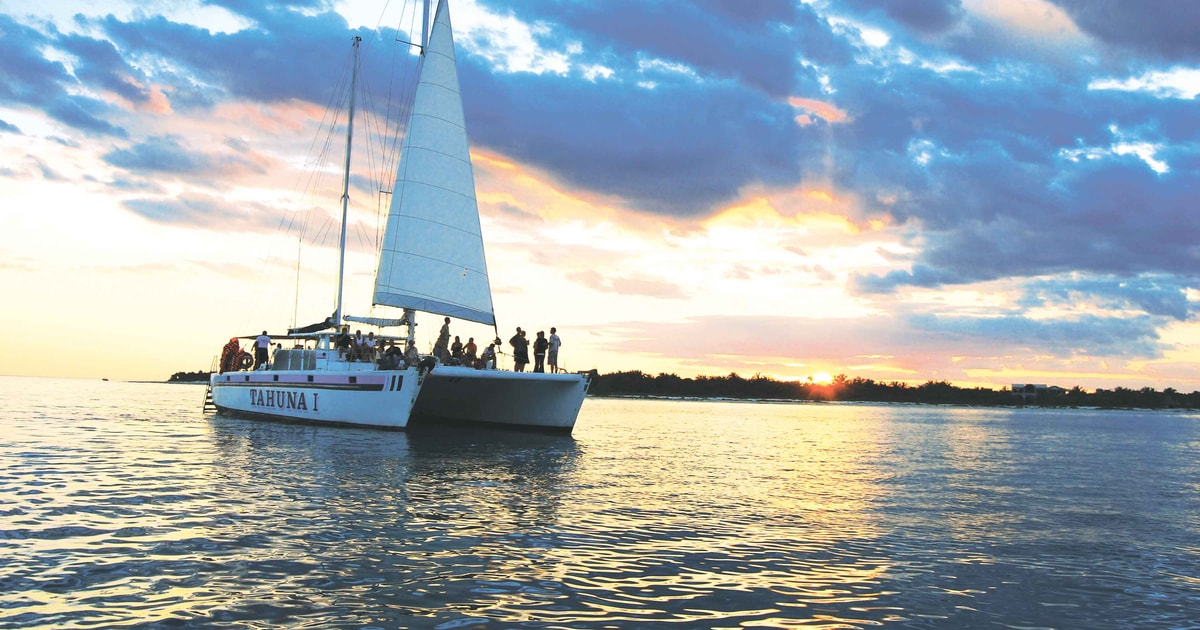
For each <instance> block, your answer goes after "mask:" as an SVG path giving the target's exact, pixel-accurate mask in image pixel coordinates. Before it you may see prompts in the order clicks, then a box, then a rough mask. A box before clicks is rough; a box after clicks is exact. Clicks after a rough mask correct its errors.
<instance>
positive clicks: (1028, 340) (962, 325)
mask: <svg viewBox="0 0 1200 630" xmlns="http://www.w3.org/2000/svg"><path fill="white" fill-rule="evenodd" d="M1160 323H1161V322H1160V321H1158V320H1156V318H1153V317H1148V316H1141V317H1128V318H1122V317H1097V316H1082V317H1076V318H1071V319H1057V320H1038V319H1033V318H1029V317H1025V316H1020V315H1005V316H995V317H960V316H953V317H942V316H937V315H934V314H930V313H920V312H898V313H896V314H894V315H886V316H885V315H878V316H873V317H869V318H862V319H827V318H809V317H787V316H745V315H715V316H707V317H692V318H686V319H683V320H681V321H671V322H653V321H622V322H614V323H612V324H610V325H601V326H598V327H597V329H596V331H595V332H596V334H598V335H601V336H602V337H604V338H605V339H611V340H612V341H611V348H609V349H610V350H611V351H613V352H616V353H619V354H622V355H624V356H629V357H643V358H646V359H647V360H649V359H655V358H660V357H661V358H667V357H670V358H674V359H678V360H679V361H681V362H683V363H684V364H685V365H689V366H692V367H693V368H694V369H697V370H699V371H701V372H702V373H710V374H711V373H719V372H722V371H724V370H728V369H729V367H728V366H731V365H741V366H746V365H757V366H759V368H760V369H761V371H764V372H768V373H779V374H782V375H791V376H792V377H794V378H795V377H798V376H799V375H802V374H803V373H804V372H805V370H810V371H815V370H817V369H821V370H838V371H846V372H851V373H850V374H849V375H850V376H863V377H866V378H874V379H877V380H892V379H899V380H913V379H916V380H927V379H930V378H948V379H954V380H962V379H965V378H970V377H969V376H968V373H969V371H970V370H972V369H987V370H994V371H1004V370H1013V371H1018V370H1022V369H1029V368H1030V367H1031V366H1032V365H1033V363H1034V362H1033V361H1031V360H1029V357H1054V358H1053V360H1051V361H1050V362H1049V363H1050V364H1052V367H1053V368H1054V369H1057V370H1064V369H1070V368H1071V367H1072V366H1078V365H1080V364H1087V363H1089V362H1099V361H1101V360H1105V359H1107V360H1110V361H1111V360H1117V359H1124V360H1127V361H1144V360H1150V359H1154V358H1157V357H1161V356H1163V355H1164V352H1165V350H1166V349H1167V348H1166V347H1165V346H1164V345H1163V344H1162V343H1161V339H1160V337H1159V335H1158V332H1157V326H1158V325H1159V324H1160Z"/></svg>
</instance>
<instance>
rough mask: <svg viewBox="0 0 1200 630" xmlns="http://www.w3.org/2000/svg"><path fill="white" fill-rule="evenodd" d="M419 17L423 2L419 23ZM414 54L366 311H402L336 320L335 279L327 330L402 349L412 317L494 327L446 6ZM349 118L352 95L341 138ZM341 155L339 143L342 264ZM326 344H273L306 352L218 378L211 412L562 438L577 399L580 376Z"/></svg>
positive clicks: (302, 337)
mask: <svg viewBox="0 0 1200 630" xmlns="http://www.w3.org/2000/svg"><path fill="white" fill-rule="evenodd" d="M428 7H429V3H428V0H426V15H428ZM426 23H427V22H426ZM424 44H425V45H424V46H423V48H422V59H421V63H420V71H419V72H420V79H419V81H418V84H417V88H416V93H415V96H414V101H413V106H412V110H411V114H410V118H409V122H408V126H407V128H406V132H405V136H404V140H403V143H402V145H401V154H400V163H399V166H398V167H397V174H396V182H395V186H394V187H393V193H392V204H391V208H390V210H389V213H388V220H387V226H386V231H385V233H384V238H383V246H382V248H381V251H380V257H379V265H378V267H377V269H376V277H375V289H374V295H373V304H375V305H381V306H388V307H395V308H400V309H403V316H402V317H401V318H399V319H394V320H382V319H375V318H360V317H350V316H344V315H343V313H342V298H341V283H342V281H341V278H342V273H343V271H342V270H341V269H339V281H338V284H339V289H338V298H337V307H336V310H335V312H334V315H333V317H332V318H331V321H329V322H328V323H329V324H330V325H331V326H341V324H342V322H343V321H351V322H361V323H369V324H374V325H396V326H404V327H406V334H405V335H403V337H402V340H406V341H412V340H414V338H415V325H416V318H417V314H418V313H427V314H434V315H439V316H445V317H453V318H458V319H464V320H467V321H471V322H477V323H481V324H487V325H492V326H494V325H495V322H496V319H495V313H494V310H493V306H492V295H491V285H490V283H489V281H488V274H487V262H486V259H485V257H484V248H483V236H482V231H481V229H480V221H479V209H478V204H477V201H476V198H475V179H474V174H473V171H472V167H471V157H470V147H469V144H468V141H467V131H466V124H465V120H464V115H463V106H462V96H461V93H460V91H459V82H458V67H457V61H456V57H455V51H454V38H453V34H452V31H451V26H450V15H449V8H448V6H447V1H446V0H441V1H440V2H439V3H438V8H437V11H436V13H435V15H434V19H433V26H432V29H430V30H429V32H428V37H427V38H426V41H425V42H424ZM355 45H356V48H355V50H356V52H357V42H356V44H355ZM356 65H357V64H356ZM353 111H354V101H353V96H351V101H350V116H351V123H350V127H351V129H352V128H353V115H354V114H353ZM350 146H351V142H350V139H349V138H347V143H346V173H345V177H346V183H345V184H344V188H343V198H342V202H343V211H342V212H343V213H342V241H341V244H340V248H341V251H340V259H341V261H342V262H341V263H340V264H342V265H344V259H345V230H346V228H345V225H346V207H347V205H346V204H347V200H348V192H349V188H348V186H349V183H348V182H349V168H350ZM336 335H337V332H326V331H318V332H307V333H306V332H298V333H292V334H289V335H287V336H277V337H273V339H277V338H286V339H290V340H294V341H299V342H300V343H302V344H303V345H304V346H305V347H304V348H299V349H287V350H284V349H281V350H279V351H278V352H277V353H276V356H275V359H274V362H273V363H272V364H271V365H270V368H269V369H265V370H264V369H260V370H251V371H239V370H237V369H236V366H233V368H232V369H222V370H220V371H217V372H216V373H214V374H213V376H212V377H211V380H210V382H209V387H210V396H211V400H212V404H213V405H214V406H215V407H216V408H217V409H218V410H224V411H232V412H239V413H247V414H254V415H259V416H265V417H269V418H276V419H284V420H302V421H312V422H329V423H340V424H354V425H365V426H379V427H391V428H406V427H408V426H409V424H410V421H411V422H412V423H414V424H435V425H441V424H461V423H472V424H484V425H501V426H509V427H526V428H536V429H541V430H552V431H560V432H570V431H571V429H572V428H573V427H574V425H575V420H576V418H577V417H578V414H579V410H580V408H581V407H582V405H583V400H584V397H585V396H586V394H587V387H588V378H587V376H586V375H583V374H566V373H558V374H547V373H527V372H510V371H506V370H498V369H476V368H474V367H467V366H455V365H438V366H436V367H435V368H434V369H432V370H425V369H418V368H417V367H415V366H409V367H400V368H395V369H387V368H385V367H382V366H380V365H379V364H378V363H376V362H373V361H353V360H350V358H351V357H350V356H349V355H346V356H343V355H342V354H341V353H339V352H338V350H337V348H336V347H335V346H336ZM426 361H428V359H426ZM229 363H233V362H232V361H230V362H229ZM224 367H229V366H223V368H224Z"/></svg>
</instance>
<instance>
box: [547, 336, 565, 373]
mask: <svg viewBox="0 0 1200 630" xmlns="http://www.w3.org/2000/svg"><path fill="white" fill-rule="evenodd" d="M557 331H558V329H557V328H555V327H553V326H551V327H550V339H549V343H550V347H549V349H548V350H549V353H548V356H547V357H546V362H547V363H549V364H550V373H551V374H558V347H559V346H561V345H562V339H559V337H558V332H557Z"/></svg>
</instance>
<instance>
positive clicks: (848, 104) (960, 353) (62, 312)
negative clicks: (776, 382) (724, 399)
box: [0, 0, 1200, 392]
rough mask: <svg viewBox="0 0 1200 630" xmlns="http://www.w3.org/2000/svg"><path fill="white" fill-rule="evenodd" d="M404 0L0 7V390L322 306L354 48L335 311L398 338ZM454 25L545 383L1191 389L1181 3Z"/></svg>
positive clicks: (1190, 134) (475, 330)
mask: <svg viewBox="0 0 1200 630" xmlns="http://www.w3.org/2000/svg"><path fill="white" fill-rule="evenodd" d="M400 4H401V3H400V2H398V1H396V0H393V1H392V2H365V1H360V0H353V1H335V2H329V1H326V0H278V1H271V0H212V1H201V0H161V1H160V0H149V1H141V2H132V1H124V0H111V1H109V2H104V3H96V2H84V1H75V0H53V1H49V2H47V1H33V0H17V1H14V0H0V218H2V224H0V225H2V226H3V227H2V229H0V295H2V296H3V300H4V308H3V309H0V328H2V329H4V330H6V331H8V334H9V339H8V340H7V341H6V343H5V344H4V349H3V350H2V351H0V374H11V375H42V376H78V377H94V378H100V377H105V378H111V379H146V380H162V379H165V378H167V377H168V376H169V375H170V374H171V373H173V372H175V371H180V370H207V369H209V367H210V365H211V362H212V358H213V356H214V355H216V354H217V353H218V352H219V351H220V348H221V346H222V344H223V343H224V342H225V341H226V340H228V339H229V337H231V336H233V335H246V334H256V333H258V332H260V331H261V330H263V329H264V328H265V329H267V330H269V331H271V332H283V331H284V329H286V328H287V327H288V326H289V325H292V324H294V323H299V324H306V323H311V322H315V321H319V320H321V319H322V318H324V317H325V316H326V315H328V314H329V313H330V312H331V311H332V310H333V302H334V284H335V278H336V274H335V265H336V251H335V250H336V245H337V234H336V233H337V227H336V224H335V221H336V220H337V216H338V213H339V212H340V206H339V195H340V169H341V160H342V159H343V151H344V138H343V135H344V133H345V131H344V128H343V127H341V126H340V125H343V124H344V120H342V119H337V120H336V124H331V123H333V122H334V121H335V118H336V117H337V116H343V117H344V103H342V102H341V100H340V99H343V98H344V95H345V90H346V82H347V81H348V68H349V66H350V59H351V54H352V53H351V46H350V42H351V39H352V37H353V36H354V35H358V36H361V37H362V38H363V47H362V54H363V59H364V61H363V68H364V77H363V78H364V80H363V85H362V86H361V88H362V89H361V90H360V92H359V94H360V95H359V99H360V102H359V107H360V111H361V112H363V116H362V117H361V119H360V120H359V121H358V122H357V123H356V132H358V131H361V132H362V135H361V137H356V139H355V172H356V175H355V177H354V179H353V184H354V185H353V188H352V191H351V206H352V208H351V227H350V253H349V257H348V260H347V268H348V273H349V278H348V286H347V288H346V300H347V312H349V313H353V314H359V315H377V316H384V317H395V316H398V314H397V313H396V312H394V311H389V310H386V309H383V308H376V309H372V308H371V305H370V297H371V286H372V278H373V273H374V265H375V256H376V254H375V246H376V243H377V242H378V230H379V227H380V226H381V225H382V223H383V221H384V219H385V218H386V201H380V200H381V199H384V198H385V197H384V196H382V195H381V194H380V193H379V191H380V190H381V189H387V188H388V187H390V181H388V180H390V178H391V174H390V173H388V174H387V175H386V176H380V175H379V173H384V172H387V170H388V169H390V168H391V166H390V165H391V164H394V160H395V156H394V146H395V145H394V142H393V140H392V139H390V138H389V137H388V135H389V134H388V133H387V130H388V129H392V130H394V129H395V127H396V123H395V119H394V116H395V109H394V108H395V105H391V106H389V102H390V99H389V92H391V93H392V94H395V93H399V92H402V91H403V90H404V89H405V88H406V87H409V88H411V86H410V85H408V84H406V83H405V81H407V80H409V79H407V78H406V77H407V71H408V70H410V69H411V64H412V59H413V57H412V54H411V52H410V49H409V48H408V47H407V46H405V45H404V44H397V43H396V41H395V40H397V39H401V40H404V39H410V38H413V37H416V36H415V35H410V34H409V33H410V32H412V31H413V30H417V31H418V32H419V28H417V29H414V27H413V24H415V22H414V19H413V12H412V9H411V8H409V7H401V6H400ZM384 5H386V6H384ZM451 16H452V22H453V24H454V27H455V38H456V43H457V48H458V60H459V68H460V70H459V71H460V78H461V82H462V90H463V94H464V99H465V107H466V118H467V127H468V131H469V134H470V138H471V143H472V151H473V156H474V158H475V159H474V163H475V177H476V186H477V191H478V197H479V200H480V212H481V215H482V222H483V230H484V238H485V240H486V243H487V258H488V266H489V272H490V275H491V283H492V289H493V294H494V300H495V306H496V317H497V320H498V326H499V331H500V334H501V335H502V336H503V337H504V338H506V339H507V338H508V336H510V335H511V334H512V332H513V329H514V328H515V327H517V326H520V327H523V328H525V329H527V330H530V331H538V330H547V331H548V330H549V328H550V327H551V326H556V327H557V328H558V330H559V334H560V335H561V336H562V338H563V341H564V345H563V348H562V355H561V356H562V363H563V364H564V366H565V367H566V368H568V369H571V370H582V369H590V368H596V369H599V370H600V371H601V372H613V371H618V370H634V369H639V370H643V371H645V372H649V373H651V374H657V373H659V372H674V373H677V374H679V375H680V376H694V375H697V374H708V375H724V374H728V373H730V372H737V373H739V374H742V375H743V376H752V375H754V374H756V373H757V374H763V375H766V376H770V377H773V378H779V379H785V380H793V379H796V380H803V379H807V378H809V377H814V378H817V379H818V380H820V379H821V378H823V377H824V375H827V374H839V373H844V374H847V375H849V376H851V377H854V376H861V377H865V378H872V379H875V380H880V381H905V382H910V383H921V382H925V381H928V380H948V381H950V382H952V383H954V384H956V385H960V386H975V385H980V386H987V387H1001V386H1006V385H1008V384H1011V383H1048V384H1056V385H1062V386H1065V387H1070V386H1074V385H1079V386H1081V387H1084V388H1085V389H1089V390H1090V389H1095V388H1097V387H1112V386H1116V385H1123V386H1129V387H1143V386H1151V387H1155V388H1159V389H1161V388H1165V387H1174V388H1176V389H1179V390H1182V391H1187V392H1190V391H1194V390H1198V389H1200V321H1198V320H1197V312H1198V310H1200V207H1197V206H1200V203H1198V202H1200V107H1198V103H1197V95H1198V94H1200V37H1197V33H1200V3H1198V2H1190V1H1188V0H1139V1H1133V0H1130V1H1119V0H929V1H924V2H922V1H915V0H914V1H893V0H828V1H826V0H811V1H782V0H781V1H774V0H655V1H651V0H640V1H633V0H604V1H601V0H566V1H563V0H558V1H551V0H453V1H452V2H451ZM339 108H340V109H339ZM389 116H391V118H390V119H389ZM339 134H342V135H339ZM297 287H299V289H298V290H297ZM440 319H441V318H440V317H435V316H431V315H425V316H423V317H421V318H420V319H419V321H420V322H421V326H420V327H419V328H418V335H419V340H420V341H421V343H422V345H423V347H425V346H428V344H429V343H431V342H432V340H433V337H435V336H436V330H437V326H438V324H439V322H440ZM453 332H454V334H458V335H461V336H463V337H464V340H465V337H466V336H468V335H469V336H474V337H475V338H476V339H477V340H480V339H485V338H488V337H490V336H492V334H493V333H492V330H491V329H490V328H485V327H480V326H476V325H471V324H467V323H465V322H456V323H454V325H453Z"/></svg>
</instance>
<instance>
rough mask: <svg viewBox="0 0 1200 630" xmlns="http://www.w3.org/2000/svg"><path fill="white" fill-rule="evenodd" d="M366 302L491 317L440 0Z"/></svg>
mask: <svg viewBox="0 0 1200 630" xmlns="http://www.w3.org/2000/svg"><path fill="white" fill-rule="evenodd" d="M373 301H374V303H375V304H384V305H388V306H395V307H399V308H411V309H415V310H418V311H423V312H426V313H436V314H439V315H448V316H450V317H456V318H461V319H466V320H470V321H474V322H479V323H483V324H493V325H494V324H495V322H496V318H495V315H494V314H493V310H492V290H491V286H490V285H489V283H488V275H487V262H486V260H485V258H484V253H483V235H482V233H481V231H480V227H479V206H478V203H477V202H476V200H475V176H474V174H473V172H472V170H471V156H470V146H469V145H468V143H467V127H466V123H465V121H464V117H463V107H462V95H461V94H460V92H459V85H458V67H457V61H456V60H455V55H454V36H453V35H452V34H451V31H450V15H449V13H448V10H447V7H446V2H445V1H442V2H440V3H439V4H438V9H437V14H436V17H435V18H434V23H433V29H432V31H431V33H430V36H429V43H428V45H427V46H426V48H425V56H424V59H423V60H422V62H421V76H420V81H419V82H418V84H417V89H416V95H415V98H414V101H413V110H412V116H411V118H410V119H409V122H408V129H407V131H406V133H405V136H404V142H403V143H402V145H401V153H400V165H399V167H398V168H397V173H396V184H395V186H394V187H393V189H392V205H391V209H390V211H389V212H388V220H387V227H386V231H385V233H384V237H383V248H382V250H381V251H380V255H379V268H378V269H377V270H376V272H375V296H374V300H373Z"/></svg>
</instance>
